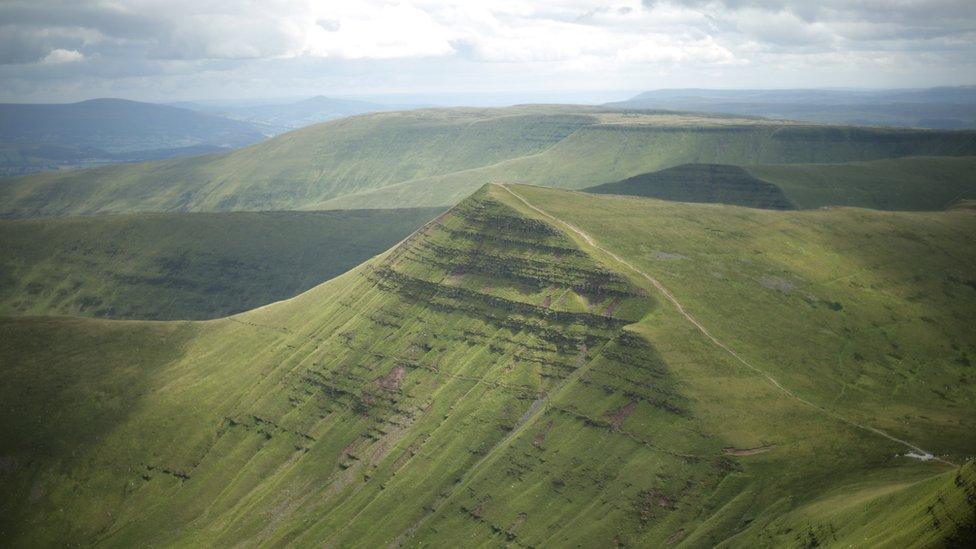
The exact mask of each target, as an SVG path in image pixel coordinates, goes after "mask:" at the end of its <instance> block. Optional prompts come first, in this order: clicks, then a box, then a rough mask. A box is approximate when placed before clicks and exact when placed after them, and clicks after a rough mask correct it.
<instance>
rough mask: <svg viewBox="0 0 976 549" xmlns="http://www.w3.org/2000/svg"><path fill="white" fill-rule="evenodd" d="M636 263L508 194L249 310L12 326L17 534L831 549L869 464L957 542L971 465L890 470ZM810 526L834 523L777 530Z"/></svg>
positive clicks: (184, 540)
mask: <svg viewBox="0 0 976 549" xmlns="http://www.w3.org/2000/svg"><path fill="white" fill-rule="evenodd" d="M553 192H556V191H553ZM570 194H572V196H573V197H575V196H579V197H586V196H587V195H583V194H579V193H564V195H565V196H569V195H570ZM586 200H593V201H596V200H608V199H605V198H597V197H589V198H586ZM631 202H632V201H631ZM594 203H595V202H594ZM606 203H607V204H609V203H610V202H606ZM617 267H618V266H617V265H615V264H614V263H613V262H611V261H607V260H606V258H603V257H602V256H601V255H600V254H598V253H594V250H592V249H589V248H588V247H587V246H585V245H584V244H583V243H581V242H579V241H578V239H577V238H576V237H575V236H570V235H569V233H567V231H566V228H565V227H563V226H561V225H560V224H559V223H556V222H554V221H553V220H551V219H547V218H546V217H545V216H544V215H537V214H535V213H533V212H532V211H530V210H529V209H527V208H525V207H524V206H522V205H520V204H519V203H518V201H517V200H515V199H514V198H513V195H512V194H511V193H509V192H507V191H505V190H504V189H503V188H501V187H497V186H487V187H484V188H482V189H481V190H479V191H478V192H477V193H475V195H474V196H472V197H470V198H469V199H467V200H465V201H464V202H462V203H461V204H459V205H458V206H456V207H455V208H453V209H452V210H450V211H449V212H448V213H446V214H444V215H442V216H441V217H439V218H438V219H436V220H434V221H432V222H431V223H429V224H428V225H426V226H425V227H423V228H422V229H420V230H419V231H418V232H417V233H415V234H413V235H412V236H411V237H409V238H408V239H406V240H405V241H404V242H402V243H400V244H399V245H398V246H396V247H395V248H393V249H392V250H390V251H389V252H387V253H385V254H383V255H381V256H379V257H377V258H376V259H374V260H372V261H370V262H367V263H365V264H363V265H361V266H360V267H358V268H356V269H354V270H353V271H350V272H349V273H347V274H345V275H343V276H341V277H339V278H337V279H334V280H332V281H330V282H328V283H326V284H323V285H321V286H319V287H317V288H315V289H313V290H311V291H309V292H307V293H305V294H302V295H300V296H298V297H296V298H293V299H291V300H288V301H284V302H279V303H276V304H273V305H269V306H266V307H263V308H261V309H257V310H254V311H251V312H249V313H245V314H242V315H238V316H235V317H230V318H227V319H222V320H216V321H208V322H195V323H186V322H174V323H147V322H111V321H97V320H82V319H70V320H63V319H27V320H24V319H18V320H15V321H14V320H11V321H4V322H3V323H0V336H2V337H0V365H2V367H0V371H2V374H3V375H4V378H5V381H6V383H4V384H3V385H2V386H0V401H2V402H4V403H5V405H6V406H7V410H6V411H5V414H4V416H3V419H2V423H0V440H2V441H3V446H2V448H0V456H2V459H3V461H2V465H3V467H2V470H0V482H2V489H3V492H4V493H5V494H7V496H8V497H6V498H4V500H3V502H2V503H0V530H2V532H3V534H4V538H5V539H6V540H9V541H10V542H11V544H12V545H21V546H28V545H34V546H36V545H38V544H43V545H49V544H64V543H67V542H72V543H82V544H84V543H95V542H98V543H101V544H104V545H109V546H133V545H137V546H141V545H147V544H155V545H163V546H169V545H210V546H228V545H236V544H240V543H245V544H253V545H286V544H292V545H299V546H306V545H317V546H321V545H330V546H364V547H375V546H380V545H391V544H392V545H397V544H402V545H408V546H417V545H429V544H434V545H439V546H448V545H452V546H460V545H470V544H478V543H481V544H507V545H511V546H526V547H533V546H534V547H540V546H553V545H558V546H567V545H577V544H580V545H584V546H606V545H612V544H617V545H624V546H626V545H630V546H647V545H655V546H660V545H664V544H679V543H688V544H691V545H714V544H717V543H719V542H722V541H731V542H732V543H734V542H735V538H734V536H736V535H741V534H742V533H744V532H745V533H749V532H751V534H750V535H752V536H753V537H752V538H748V539H747V541H746V542H748V541H749V540H754V539H757V538H756V536H760V537H762V539H765V540H766V541H767V542H770V543H772V542H776V541H783V540H792V541H795V540H801V541H803V540H806V539H807V538H808V537H809V536H810V535H813V536H819V537H816V538H815V539H818V540H820V539H827V538H825V537H824V536H825V534H824V532H821V530H818V529H817V528H819V526H818V524H820V523H818V522H816V521H819V520H821V519H822V517H823V516H824V515H823V514H822V513H818V512H816V509H811V508H809V507H804V505H807V504H808V503H809V502H810V501H811V500H814V499H815V498H818V497H821V496H824V495H825V494H826V495H830V493H828V492H829V491H830V490H835V489H837V488H838V487H839V486H841V485H840V484H839V483H840V482H841V481H840V480H837V479H842V480H843V479H849V478H850V477H851V475H860V474H862V473H863V472H864V469H863V467H864V463H865V460H867V461H868V462H869V463H870V464H871V465H872V467H876V468H877V470H878V471H881V472H880V473H877V472H876V471H875V470H874V469H872V470H871V471H872V472H871V475H874V476H873V477H872V478H873V480H875V481H876V482H878V484H879V485H881V486H883V487H884V488H886V489H887V488H890V486H891V484H890V482H889V480H890V479H889V476H890V477H895V476H897V475H901V474H903V473H905V472H906V471H907V472H908V477H907V478H908V479H909V480H910V481H912V482H915V483H918V482H922V481H924V482H925V483H928V484H926V485H925V486H922V488H925V490H921V489H917V490H918V491H917V492H916V494H917V495H920V497H928V496H929V495H932V494H934V492H930V491H926V490H928V488H926V487H927V486H929V485H931V486H932V489H933V490H935V489H939V490H945V491H946V493H947V494H949V495H948V496H947V501H949V502H950V503H949V504H946V505H944V506H943V507H940V508H939V509H938V510H937V512H938V516H939V517H940V520H941V521H942V524H943V525H945V524H950V522H949V521H950V518H949V517H952V518H951V520H955V519H956V518H957V517H958V516H959V515H958V512H957V508H958V506H959V505H960V502H962V501H964V500H965V490H968V489H969V488H959V489H955V488H951V486H954V485H953V484H951V483H948V484H947V482H943V481H949V480H951V479H950V478H949V477H948V476H946V475H947V474H950V473H945V474H942V475H941V476H939V477H935V476H934V475H935V474H936V473H941V472H942V471H943V469H944V468H945V466H943V465H936V464H925V465H919V466H918V467H921V468H920V469H914V468H912V467H915V464H913V463H908V464H905V465H903V466H902V465H899V466H895V465H891V464H887V463H886V462H879V461H878V459H879V457H878V456H881V455H890V454H891V453H892V449H891V447H890V446H883V445H882V446H878V445H877V444H876V442H875V441H874V440H873V439H871V437H869V436H865V435H863V434H860V433H857V432H854V431H853V430H851V429H848V428H846V427H845V426H843V425H840V426H838V425H835V424H834V422H832V420H830V419H829V418H828V419H824V418H822V417H820V416H819V415H818V414H817V413H816V411H812V410H808V409H805V408H804V407H802V406H799V405H797V404H795V403H793V402H791V401H789V400H788V399H784V398H783V397H782V395H780V394H778V393H777V392H776V391H775V390H774V389H772V388H769V387H767V386H766V385H764V384H763V382H762V381H761V380H757V377H756V376H749V375H745V374H742V373H738V371H737V370H735V368H734V367H733V366H730V365H729V363H728V362H727V361H726V359H724V358H722V356H721V353H719V352H716V351H715V350H714V349H712V348H710V347H709V346H708V345H707V342H703V341H702V340H701V338H700V337H698V336H697V335H696V334H695V333H694V330H693V329H691V327H690V326H688V325H686V323H684V322H682V321H681V319H680V318H676V315H675V314H674V312H673V311H672V310H671V308H670V305H669V304H668V303H667V302H665V301H664V300H662V299H660V296H658V295H656V294H654V293H652V292H653V291H654V290H653V288H650V287H648V285H647V284H642V283H641V282H640V281H639V280H636V279H632V278H630V276H631V275H630V274H628V273H627V272H626V271H625V270H623V269H619V268H617ZM656 331H662V332H663V333H665V337H662V335H661V333H658V332H656ZM666 357H667V358H666ZM710 389H713V390H712V392H711V393H709V392H708V391H709V390H710ZM756 418H760V421H759V422H758V425H757V424H756V421H757V420H756ZM790 430H791V431H792V434H784V432H786V431H790ZM835 432H836V433H835ZM768 438H772V439H773V441H772V443H770V444H767V443H766V440H764V439H768ZM745 460H756V461H755V463H756V464H755V465H752V464H749V463H748V462H746V461H745ZM902 461H906V460H904V459H903V460H902ZM899 463H901V462H899ZM784 464H789V465H791V466H792V467H793V470H789V471H783V470H781V468H783V467H784ZM804 475H806V476H804ZM886 475H887V476H886ZM797 476H804V477H803V478H804V479H805V480H804V481H803V482H800V481H797V480H796V479H797ZM969 476H971V475H970V473H969V472H967V473H966V475H964V481H962V482H963V484H962V485H963V486H964V487H968V486H969V484H968V483H969V480H968V479H969ZM960 478H963V477H960ZM933 479H934V480H933ZM899 482H901V480H899ZM898 486H900V485H898ZM920 486H921V485H920ZM891 491H892V492H893V493H895V495H896V496H898V497H905V496H904V493H903V492H897V491H896V489H895V488H891ZM790 493H793V494H796V496H797V498H796V500H795V501H794V500H792V499H789V498H791V497H792V496H789V495H788V494H790ZM857 494H858V495H859V497H860V499H859V500H858V501H862V502H863V501H868V502H870V503H871V504H874V503H873V502H875V500H874V499H871V498H872V497H873V495H871V494H869V495H861V493H860V492H857ZM892 505H893V504H892ZM882 509H886V507H882ZM797 510H799V511H802V512H805V513H808V514H809V516H810V517H812V518H811V519H810V521H808V523H800V522H797V520H796V519H792V518H791V519H789V520H786V519H784V520H783V521H781V522H779V523H773V522H771V518H775V517H780V516H783V515H784V514H785V513H787V512H793V511H797ZM911 511H912V513H909V514H908V515H905V519H904V520H903V522H904V523H906V524H912V525H914V524H916V523H919V524H921V521H923V520H925V518H924V517H926V516H928V515H924V514H923V515H922V517H923V518H921V519H919V518H918V516H917V515H918V514H920V513H924V510H922V509H918V510H917V511H918V513H915V511H916V510H915V509H914V508H912V509H911ZM933 516H934V515H933ZM757 518H763V520H762V521H757V524H759V523H760V522H761V524H760V526H759V527H753V524H752V523H753V520H756V519H757ZM767 525H772V526H775V528H772V527H770V528H772V529H765V528H766V526H767ZM924 526H925V527H926V528H928V526H927V525H924ZM943 528H948V526H944V527H943ZM929 530H931V529H929ZM929 530H926V531H927V532H928V531H929ZM932 532H934V533H932V535H940V534H941V533H942V530H940V529H936V530H933V531H932ZM859 533H860V530H858V529H856V528H853V529H848V530H843V531H841V534H845V535H851V536H854V535H857V534H859ZM828 534H829V532H828ZM763 536H764V537H763ZM852 539H853V538H852Z"/></svg>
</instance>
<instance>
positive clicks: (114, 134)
mask: <svg viewBox="0 0 976 549" xmlns="http://www.w3.org/2000/svg"><path fill="white" fill-rule="evenodd" d="M267 135H268V133H267V132H264V131H262V130H261V129H260V128H259V127H257V126H255V125H254V124H251V123H247V122H242V121H239V120H230V119H228V118H225V117H221V116H214V115H210V114H205V113H199V112H194V111H191V110H188V109H181V108H177V107H172V106H168V105H156V104H152V103H140V102H138V101H128V100H124V99H93V100H90V101H82V102H80V103H68V104H14V103H7V104H0V174H3V175H17V174H22V173H29V172H34V171H45V170H51V169H59V168H65V167H91V166H98V165H102V164H110V163H115V162H128V161H136V160H153V159H161V158H169V157H173V156H193V155H197V154H204V153H209V152H215V151H219V150H222V149H228V150H229V149H232V148H237V147H241V146H244V145H250V144H252V143H256V142H258V141H261V140H262V139H264V138H265V137H267Z"/></svg>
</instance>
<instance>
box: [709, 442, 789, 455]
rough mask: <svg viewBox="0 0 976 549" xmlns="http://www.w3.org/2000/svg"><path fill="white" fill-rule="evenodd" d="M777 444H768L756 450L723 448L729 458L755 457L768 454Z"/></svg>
mask: <svg viewBox="0 0 976 549" xmlns="http://www.w3.org/2000/svg"><path fill="white" fill-rule="evenodd" d="M775 447H776V445H775V444H767V445H766V446H757V447H756V448H732V447H729V448H723V449H722V450H723V451H724V452H725V455H727V456H754V455H756V454H762V453H764V452H768V451H770V450H772V449H773V448H775Z"/></svg>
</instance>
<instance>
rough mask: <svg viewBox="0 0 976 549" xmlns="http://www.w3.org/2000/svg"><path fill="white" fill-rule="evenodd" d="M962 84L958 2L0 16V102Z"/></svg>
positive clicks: (965, 20) (413, 2) (973, 62)
mask: <svg viewBox="0 0 976 549" xmlns="http://www.w3.org/2000/svg"><path fill="white" fill-rule="evenodd" d="M81 60H84V62H83V63H71V62H72V61H81ZM66 63H71V69H70V70H68V69H67V67H66V66H65V64H66ZM45 67H46V68H45ZM402 67H409V70H407V69H406V68H402ZM448 70H451V71H455V72H450V73H449V72H448ZM272 73H273V74H274V75H275V76H274V77H273V78H271V77H268V76H265V75H268V74H272ZM967 74H968V76H966V75H967ZM974 74H976V2H973V0H897V1H892V0H859V1H856V2H855V1H850V0H819V1H817V2H813V1H810V0H645V1H643V2H642V1H640V0H545V1H538V0H353V1H341V0H321V1H316V0H203V1H201V0H72V1H71V2H63V1H61V0H0V91H2V89H12V88H13V87H14V86H18V88H17V89H18V90H22V89H28V88H30V85H31V84H30V82H31V80H32V79H33V80H34V81H35V82H37V84H36V85H37V87H38V88H39V87H41V86H51V85H52V84H51V82H53V81H55V80H57V79H61V80H62V81H63V82H64V85H65V86H75V87H78V88H81V89H87V88H89V87H91V86H94V85H95V83H96V82H107V84H106V86H109V87H111V85H112V83H113V82H121V81H123V80H126V79H127V80H126V82H127V85H129V84H131V85H132V86H136V85H144V86H146V88H147V89H152V90H158V89H160V87H159V85H158V83H160V82H164V81H165V82H168V83H169V85H172V86H177V85H178V87H179V89H180V90H192V88H193V85H194V84H193V81H194V78H196V79H197V81H198V82H201V83H202V82H205V81H206V82H209V81H212V80H216V81H219V82H221V83H222V86H223V87H224V88H225V89H234V90H238V89H242V88H244V87H247V86H252V87H255V89H257V88H256V87H257V86H264V87H265V89H268V90H273V89H274V88H275V87H279V88H281V89H282V90H290V89H295V86H296V85H306V86H309V87H311V86H313V84H311V83H310V82H313V81H315V82H322V83H323V84H321V85H322V86H325V85H326V84H324V83H325V82H328V85H329V86H332V87H335V88H338V89H340V90H341V89H363V88H372V87H376V86H377V84H376V83H377V82H380V83H383V84H384V86H383V87H385V88H396V89H410V88H413V89H417V88H426V89H438V88H440V89H456V88H458V87H460V86H464V87H466V88H468V89H487V88H492V89H496V88H500V87H511V86H523V85H524V86H530V85H531V86H533V87H548V89H558V88H561V87H569V86H572V87H576V88H577V89H580V87H587V88H592V87H595V86H604V87H611V86H614V87H620V88H630V89H633V88H640V87H646V86H652V87H653V86H657V87H667V86H688V85H698V86H726V87H727V86H737V85H739V86H741V85H743V83H744V84H745V85H747V86H764V85H765V86H770V85H771V86H777V85H782V84H781V83H784V82H790V83H791V85H794V86H796V85H803V83H804V82H806V83H807V84H806V85H809V86H816V85H835V86H837V85H843V86H877V85H885V84H890V83H892V82H895V81H897V82H899V83H902V84H903V85H930V84H939V83H948V82H953V83H959V82H960V81H962V80H966V79H968V80H972V78H973V76H972V75H974ZM177 75H178V76H177ZM945 75H949V76H950V77H951V78H949V79H948V81H947V80H946V78H945ZM177 78H178V80H177ZM233 78H238V79H239V80H236V81H233V83H232V82H231V80H230V79H233ZM69 79H74V80H72V81H71V82H68V80H69ZM316 79H317V80H316ZM885 79H887V80H885ZM3 80H6V82H3ZM176 82H178V84H176ZM5 84H6V85H5ZM120 85H121V84H120ZM324 91H325V92H332V93H335V92H334V91H332V90H331V89H330V90H324ZM18 93H21V92H18ZM185 93H187V94H189V93H191V92H190V91H186V92H185ZM255 93H259V92H255ZM272 93H273V92H272Z"/></svg>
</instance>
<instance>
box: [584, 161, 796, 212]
mask: <svg viewBox="0 0 976 549" xmlns="http://www.w3.org/2000/svg"><path fill="white" fill-rule="evenodd" d="M585 190H586V192H588V193H596V194H616V195H625V196H644V197H649V198H660V199H664V200H673V201H677V202H706V203H710V202H715V203H719V204H733V205H736V206H749V207H752V208H767V209H772V210H792V209H794V206H793V204H792V203H791V202H790V200H789V199H788V198H786V195H784V194H783V191H782V190H780V188H779V187H777V186H776V185H773V184H772V183H769V182H766V181H763V180H761V179H759V178H757V177H756V176H754V175H752V174H750V173H749V172H747V171H746V170H745V168H741V167H739V166H730V165H728V164H682V165H681V166H675V167H673V168H667V169H664V170H660V171H657V172H650V173H645V174H641V175H637V176H634V177H630V178H627V179H624V180H623V181H617V182H614V183H604V184H603V185H597V186H595V187H589V188H587V189H585Z"/></svg>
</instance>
